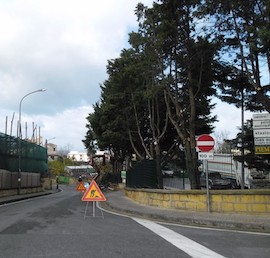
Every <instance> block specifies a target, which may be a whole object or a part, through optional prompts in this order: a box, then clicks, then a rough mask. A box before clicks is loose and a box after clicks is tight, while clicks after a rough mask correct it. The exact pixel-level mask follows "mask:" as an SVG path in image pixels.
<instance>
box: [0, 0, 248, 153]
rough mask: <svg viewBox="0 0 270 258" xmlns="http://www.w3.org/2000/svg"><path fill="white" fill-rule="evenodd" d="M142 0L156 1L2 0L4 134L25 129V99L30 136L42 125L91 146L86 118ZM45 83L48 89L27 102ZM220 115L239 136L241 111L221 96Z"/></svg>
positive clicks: (73, 147) (222, 124) (46, 133)
mask: <svg viewBox="0 0 270 258" xmlns="http://www.w3.org/2000/svg"><path fill="white" fill-rule="evenodd" d="M138 2H142V3H144V4H145V5H147V6H151V4H152V0H140V1H139V0H103V1H89V0H24V1H21V0H0V90H1V101H0V132H2V133H5V132H7V133H8V134H11V135H13V136H16V135H17V133H16V132H17V121H18V120H19V113H20V112H19V110H20V108H19V107H20V102H21V122H22V134H23V137H24V136H25V135H26V136H27V137H28V138H31V136H32V131H33V129H32V128H33V124H34V127H36V128H38V129H37V131H38V132H40V135H41V136H42V137H43V140H44V142H45V140H47V141H48V142H50V143H54V144H56V145H57V147H58V149H60V148H61V149H67V148H68V150H70V151H80V152H84V151H85V147H84V145H83V143H82V140H83V139H84V138H85V135H86V132H87V128H86V124H87V120H86V117H87V116H88V115H89V114H90V113H92V112H93V105H94V104H95V103H96V102H98V101H99V99H100V93H101V91H100V84H102V83H103V82H104V81H105V80H106V79H107V74H106V65H107V61H108V60H110V59H114V58H117V57H119V55H120V53H121V50H122V49H123V48H127V47H128V33H129V32H131V31H132V30H133V31H136V30H137V25H138V24H137V20H136V16H135V14H134V10H135V7H136V5H137V3H138ZM39 89H46V91H44V92H36V93H32V94H30V95H28V96H26V97H25V98H24V99H23V100H22V98H23V97H24V96H25V95H26V94H29V93H31V92H33V91H36V90H39ZM215 102H216V101H215ZM213 114H216V115H217V116H218V119H219V122H218V123H216V124H215V127H216V129H215V133H224V134H225V135H226V137H227V138H233V137H235V135H236V133H237V132H238V129H237V127H239V126H240V125H241V110H239V109H236V108H234V107H233V106H232V105H228V104H226V103H221V102H218V104H217V106H216V108H215V110H213ZM245 116H246V117H245V118H246V119H248V118H250V117H251V114H250V113H248V112H245ZM25 124H27V130H25V128H26V126H25ZM38 134H39V133H38Z"/></svg>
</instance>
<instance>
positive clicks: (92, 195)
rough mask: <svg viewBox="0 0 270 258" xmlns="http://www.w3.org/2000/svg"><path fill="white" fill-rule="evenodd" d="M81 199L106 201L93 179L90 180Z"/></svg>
mask: <svg viewBox="0 0 270 258" xmlns="http://www.w3.org/2000/svg"><path fill="white" fill-rule="evenodd" d="M82 201H85V202H94V201H100V202H102V201H103V202H104V201H106V198H105V196H104V194H103V193H102V192H101V190H100V188H99V187H98V185H97V183H96V181H95V180H92V182H91V184H90V186H89V187H88V188H87V189H86V191H85V192H84V194H83V197H82Z"/></svg>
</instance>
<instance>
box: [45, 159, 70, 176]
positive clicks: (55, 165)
mask: <svg viewBox="0 0 270 258" xmlns="http://www.w3.org/2000/svg"><path fill="white" fill-rule="evenodd" d="M72 165H74V162H73V161H72V160H70V159H68V158H62V157H59V158H58V159H57V160H53V161H49V162H48V167H49V173H50V174H51V175H53V176H58V175H60V174H63V173H64V171H65V166H72Z"/></svg>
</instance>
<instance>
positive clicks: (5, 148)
mask: <svg viewBox="0 0 270 258" xmlns="http://www.w3.org/2000/svg"><path fill="white" fill-rule="evenodd" d="M20 153H21V171H22V172H33V173H40V174H46V173H47V171H48V158H47V148H44V147H42V146H40V145H37V144H35V143H31V142H28V141H25V140H21V144H20ZM0 169H5V170H8V171H12V172H14V171H19V138H16V137H13V136H10V135H6V134H3V133H0Z"/></svg>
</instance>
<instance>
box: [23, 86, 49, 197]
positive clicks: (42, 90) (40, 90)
mask: <svg viewBox="0 0 270 258" xmlns="http://www.w3.org/2000/svg"><path fill="white" fill-rule="evenodd" d="M44 91H46V89H39V90H35V91H32V92H29V93H28V94H26V95H24V96H23V97H22V99H21V101H20V105H19V137H18V140H19V146H18V147H19V150H18V151H19V158H18V195H19V194H20V193H21V178H22V173H21V172H22V171H21V158H22V150H21V140H22V139H21V138H22V134H21V113H22V112H21V111H22V101H23V100H24V99H25V98H26V97H27V96H29V95H31V94H34V93H37V92H44Z"/></svg>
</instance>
